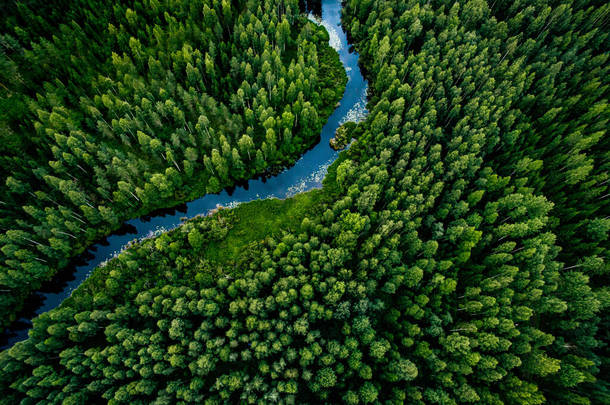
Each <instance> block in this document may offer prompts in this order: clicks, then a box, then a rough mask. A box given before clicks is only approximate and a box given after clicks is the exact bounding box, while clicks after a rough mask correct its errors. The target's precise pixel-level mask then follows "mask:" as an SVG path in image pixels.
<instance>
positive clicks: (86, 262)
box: [0, 0, 367, 349]
mask: <svg viewBox="0 0 610 405" xmlns="http://www.w3.org/2000/svg"><path fill="white" fill-rule="evenodd" d="M310 19H312V20H315V21H316V22H317V23H319V24H322V25H323V26H324V27H325V28H326V30H327V31H328V33H329V36H330V39H329V43H330V46H332V47H333V48H334V49H335V50H336V51H337V52H338V53H339V58H340V59H341V63H343V66H344V67H345V70H346V73H347V77H348V81H347V85H346V87H345V92H344V93H343V98H342V99H341V101H340V104H339V106H338V107H337V108H336V109H335V111H334V112H333V114H332V115H331V116H330V117H329V119H328V122H327V123H326V124H325V125H324V127H323V128H322V133H321V134H320V138H321V139H320V142H319V143H318V144H317V145H316V146H315V147H313V148H312V149H310V150H309V151H307V152H306V153H305V154H303V156H302V157H301V158H300V159H299V160H298V161H297V162H296V163H295V165H294V166H292V167H290V168H287V169H286V170H284V171H282V172H281V173H279V174H278V175H276V176H273V177H269V178H263V179H253V180H250V181H248V182H247V184H245V185H244V186H239V187H236V188H234V189H232V190H231V192H229V191H227V190H225V191H223V192H221V193H219V194H208V195H205V196H203V197H201V198H198V199H196V200H193V201H191V202H189V203H186V204H182V205H181V206H179V207H176V208H174V209H169V210H162V211H160V212H157V213H153V214H149V215H145V216H143V217H140V218H137V219H132V220H130V221H127V222H125V224H124V225H123V226H122V227H121V229H120V230H119V231H118V232H115V233H114V234H112V235H110V236H108V237H106V238H105V239H104V240H103V241H102V242H100V243H97V244H95V245H92V246H91V247H90V248H89V249H88V250H87V251H85V252H84V253H83V254H81V255H80V256H79V257H77V258H76V259H75V260H73V261H72V263H74V264H73V265H71V266H68V267H67V268H66V269H64V270H62V271H61V273H60V274H58V275H57V276H56V277H55V278H54V279H53V280H52V281H51V282H50V283H48V284H47V285H45V286H44V287H43V289H41V290H40V291H38V292H36V293H34V294H33V295H32V296H31V297H30V298H29V299H28V302H27V303H26V308H25V309H24V310H23V311H22V313H21V314H20V319H19V320H18V321H16V322H14V323H13V325H11V327H10V328H8V330H7V331H6V332H5V333H4V334H3V335H2V336H1V337H0V345H1V348H2V349H6V348H8V347H10V346H12V345H13V344H14V343H15V342H18V341H21V340H24V339H25V338H27V333H28V331H29V330H30V328H31V327H32V321H31V319H32V318H35V317H36V316H38V315H40V314H41V313H43V312H46V311H49V310H51V309H53V308H56V307H57V306H59V305H60V304H61V303H62V301H63V300H64V299H66V298H67V297H69V296H70V294H72V291H74V290H75V289H76V288H77V287H78V286H79V285H80V284H81V283H82V282H83V281H84V280H85V279H87V277H88V276H89V275H90V274H91V272H92V271H93V270H94V269H95V268H96V267H98V266H99V265H100V264H102V263H104V262H105V261H107V260H109V259H112V258H113V257H114V256H116V255H117V254H118V253H119V252H121V251H122V250H123V248H124V247H125V246H126V245H127V244H128V243H129V242H130V241H132V240H134V239H142V238H146V237H150V236H153V235H155V234H158V233H162V232H166V231H168V230H170V229H173V228H175V227H177V226H179V225H180V224H181V223H183V222H184V220H185V219H187V218H193V217H195V216H197V215H206V214H208V213H209V212H210V211H211V210H213V209H215V208H217V207H218V206H223V207H235V206H236V205H238V204H240V203H243V202H248V201H253V200H258V199H264V198H288V197H291V196H293V195H295V194H297V193H301V192H303V191H308V190H312V189H315V188H319V187H321V186H322V179H323V178H324V175H325V174H326V171H327V169H328V166H330V165H331V163H332V162H333V161H334V160H335V159H336V158H337V156H338V152H336V151H334V150H333V149H332V148H331V147H330V146H329V141H330V139H331V138H332V137H333V136H334V134H335V131H336V130H337V128H338V127H339V126H340V125H341V124H343V123H344V122H347V121H359V120H362V119H363V118H364V117H365V115H366V113H367V111H366V92H367V82H366V80H364V77H363V76H362V74H361V72H360V68H359V67H358V54H357V53H355V52H350V49H349V44H348V42H347V36H346V34H345V32H344V31H343V29H342V27H341V1H340V0H322V16H321V18H320V17H313V16H311V15H310Z"/></svg>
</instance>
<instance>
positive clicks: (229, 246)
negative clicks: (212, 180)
mask: <svg viewBox="0 0 610 405" xmlns="http://www.w3.org/2000/svg"><path fill="white" fill-rule="evenodd" d="M346 156H347V155H346V154H345V153H341V154H340V155H339V157H338V158H337V160H336V161H335V162H334V163H333V164H332V165H331V166H330V167H329V168H328V174H327V175H326V177H325V178H324V186H323V188H321V189H315V190H310V191H307V192H304V193H300V194H297V195H295V196H294V197H290V198H287V199H284V200H280V199H277V198H268V199H265V200H256V201H251V202H248V203H243V204H240V205H238V206H237V207H235V208H233V209H232V210H226V215H227V216H228V215H229V213H230V218H231V225H232V228H231V230H230V231H229V233H228V234H227V236H226V237H225V238H224V239H223V240H221V241H218V242H212V243H209V244H208V245H207V246H206V247H205V248H204V249H203V252H202V257H203V258H205V259H207V260H209V261H211V262H213V263H216V264H220V265H231V264H232V265H234V266H238V265H240V264H241V261H242V260H244V259H246V258H245V257H244V256H243V255H242V253H243V252H245V251H251V250H252V249H251V248H252V247H253V245H257V244H259V243H260V242H263V241H264V240H265V239H266V238H269V237H275V236H280V235H281V234H282V232H286V231H297V230H298V228H299V226H300V225H301V222H302V221H303V219H304V218H305V217H307V216H312V215H321V214H322V212H323V211H324V210H325V209H326V207H327V205H328V204H329V203H332V201H334V199H335V197H336V194H337V192H338V190H337V188H336V183H335V175H336V168H337V166H338V165H339V164H340V163H341V162H342V161H343V160H344V159H345V157H346ZM223 211H224V210H221V211H220V212H219V214H220V215H223V214H224V213H223Z"/></svg>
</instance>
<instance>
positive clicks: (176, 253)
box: [0, 0, 610, 404]
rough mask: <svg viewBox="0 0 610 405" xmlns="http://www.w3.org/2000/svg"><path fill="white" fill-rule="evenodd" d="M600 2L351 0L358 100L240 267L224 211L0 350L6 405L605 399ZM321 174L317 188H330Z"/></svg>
mask: <svg viewBox="0 0 610 405" xmlns="http://www.w3.org/2000/svg"><path fill="white" fill-rule="evenodd" d="M608 11H610V5H609V4H607V2H601V1H594V0H590V1H587V0H582V1H576V2H567V1H561V0H559V1H545V0H538V1H533V2H531V1H527V2H526V1H510V2H509V1H503V0H497V1H490V2H486V1H484V0H468V1H453V0H452V1H442V0H436V1H435V0H433V1H417V0H408V1H390V0H387V1H385V0H375V1H372V0H365V1H355V0H354V1H347V2H346V4H345V9H344V24H345V26H346V27H347V28H348V30H349V32H350V34H351V35H352V37H353V39H354V42H355V45H356V48H357V50H358V51H359V52H360V53H361V55H362V61H363V65H364V67H365V68H366V71H367V72H368V76H369V80H370V83H371V90H372V92H371V99H370V103H369V111H370V114H369V116H368V118H367V120H366V121H365V122H363V123H361V124H359V125H358V127H357V128H355V129H354V130H353V134H354V136H355V137H357V140H356V141H355V142H354V143H353V144H352V146H351V147H350V149H349V150H348V151H347V152H345V153H344V154H343V155H342V157H341V159H340V160H339V161H337V162H336V163H335V165H334V167H332V168H331V170H330V172H329V176H328V177H327V179H326V181H327V182H328V184H331V183H332V187H333V189H336V190H338V196H337V197H336V199H335V201H334V202H332V203H330V204H327V205H326V206H321V207H319V209H320V213H319V215H310V216H309V217H307V218H305V219H304V220H303V222H302V224H301V226H300V228H299V230H298V231H294V232H286V233H285V234H284V235H283V236H282V237H278V238H273V239H270V240H268V241H266V242H265V243H263V244H260V245H257V246H253V247H252V248H251V249H249V250H248V251H244V252H243V255H247V256H248V258H249V260H246V261H241V262H240V263H242V267H241V268H238V269H233V268H231V267H229V266H223V265H221V264H214V263H210V262H209V261H208V260H206V258H205V255H203V254H202V251H203V250H202V247H203V246H205V245H206V244H208V243H211V241H214V240H219V239H222V238H223V237H224V236H225V235H226V233H227V232H230V230H229V228H230V224H231V219H230V218H225V216H224V214H222V213H221V214H218V215H216V216H214V217H211V218H206V219H202V220H197V221H193V222H190V223H188V224H186V225H185V226H183V227H181V228H179V229H177V230H175V231H172V232H171V233H169V234H165V235H162V236H160V237H158V238H156V239H152V240H148V241H145V242H143V243H141V244H139V245H137V246H134V247H133V248H132V249H130V250H128V251H126V252H124V253H123V254H121V255H120V256H119V257H118V258H117V259H115V260H113V261H111V262H110V263H109V264H108V265H107V266H106V267H104V268H101V269H98V270H97V271H96V274H95V275H94V276H93V277H94V278H93V279H92V280H90V281H89V282H88V283H87V284H86V285H85V286H84V288H82V289H81V290H79V291H78V292H77V294H75V296H74V297H73V298H72V299H71V300H70V301H69V302H66V303H65V304H64V305H63V306H62V307H61V308H59V309H57V310H54V311H51V312H49V313H47V314H44V315H43V316H41V317H40V318H38V319H36V320H35V325H34V328H33V330H32V332H31V335H30V338H29V339H28V340H27V341H25V342H23V343H19V344H16V345H15V346H14V347H12V348H11V349H10V350H8V351H5V352H3V353H2V354H0V392H2V394H3V397H4V398H7V399H8V400H9V401H12V402H15V403H18V402H19V401H20V400H23V402H24V403H28V401H31V402H36V401H37V400H38V401H41V400H46V401H51V402H57V403H61V401H64V402H65V403H82V402H84V403H87V402H91V401H93V400H95V399H99V398H103V399H104V400H106V401H108V402H109V403H116V404H118V403H159V404H161V403H222V402H240V401H241V402H244V403H257V402H258V403H270V402H274V401H284V402H287V403H290V402H291V401H292V402H298V403H321V402H328V403H349V404H358V403H426V404H427V403H432V404H458V403H473V402H481V403H490V404H540V403H544V402H547V401H548V402H552V403H562V404H563V403H571V404H589V403H608V402H609V400H610V395H609V391H608V381H607V370H608V368H607V367H608V351H607V346H606V344H607V343H608V341H609V339H608V336H607V334H608V330H609V329H608V325H609V322H610V321H609V319H608V317H607V315H606V314H607V312H608V306H609V305H610V291H609V289H608V273H607V270H608V259H607V255H608V252H607V249H608V228H609V226H610V221H609V220H608V215H609V214H608V209H609V205H608V201H609V200H610V199H609V198H608V188H609V184H610V183H609V181H608V150H609V148H608V139H607V136H606V127H607V125H608V118H609V112H610V110H609V106H608V103H607V100H608V91H609V86H608V81H609V80H610V74H609V73H610V72H609V69H610V64H608V63H607V62H608V61H607V59H608V57H609V55H610V53H609V52H608V51H609V50H608V44H609V43H610V42H609V41H608V39H609V38H608V29H607V19H608ZM328 184H327V185H328Z"/></svg>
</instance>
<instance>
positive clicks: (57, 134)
mask: <svg viewBox="0 0 610 405" xmlns="http://www.w3.org/2000/svg"><path fill="white" fill-rule="evenodd" d="M60 3H61V4H60ZM6 11H7V14H6V15H4V12H5V10H4V9H3V19H2V21H1V22H0V27H2V32H4V34H3V35H2V36H0V66H1V68H0V84H1V85H0V165H1V167H2V175H0V195H1V196H2V197H1V201H0V229H1V230H2V234H1V235H0V251H1V253H0V313H2V317H1V320H0V327H2V326H6V324H7V323H8V322H10V321H11V320H13V318H14V314H15V310H16V309H18V308H19V307H20V305H21V304H22V302H23V300H24V298H25V297H27V295H28V293H29V292H31V291H32V290H35V289H37V288H38V287H40V285H41V283H42V282H43V281H44V280H47V279H48V278H49V277H50V276H52V275H53V274H55V273H56V272H57V271H58V269H61V268H62V267H64V266H65V265H66V264H67V262H68V260H69V258H70V257H71V256H73V255H74V254H75V253H78V252H79V251H82V249H84V247H86V246H87V245H88V244H89V243H90V242H91V241H93V240H94V239H96V238H98V237H100V236H102V235H106V234H107V233H108V232H109V231H110V230H112V229H116V228H117V227H119V225H120V224H121V223H122V221H123V220H125V219H127V218H129V217H133V216H135V215H137V214H141V213H145V212H149V211H151V210H152V209H154V208H159V207H167V206H173V205H175V204H176V203H177V202H178V201H183V200H185V199H187V198H193V197H195V196H199V195H202V194H205V193H214V192H218V191H220V190H221V189H222V188H224V187H227V186H231V185H234V184H235V183H236V182H239V181H243V180H245V179H249V178H251V177H253V176H254V175H257V174H264V173H265V172H268V171H270V170H276V169H278V168H281V167H283V166H285V165H289V164H291V163H292V162H294V161H295V160H296V158H298V156H299V154H300V153H301V152H303V151H304V150H305V149H306V148H307V147H309V146H310V145H311V144H313V143H314V142H315V141H316V139H317V138H318V134H319V132H320V129H321V127H322V124H323V123H324V121H325V119H326V117H327V116H328V115H329V114H330V113H331V112H332V109H333V108H334V106H335V103H336V102H337V101H338V99H339V98H340V96H341V94H342V89H343V84H344V83H345V74H344V72H343V69H342V67H341V64H340V62H339V59H338V56H337V54H336V53H335V52H334V51H333V50H332V49H331V48H330V47H329V46H328V34H327V33H326V31H325V30H324V29H323V28H321V27H318V26H316V25H315V24H313V23H311V22H309V21H308V20H307V19H306V17H305V16H304V15H303V14H302V13H301V11H300V9H299V5H298V2H296V1H292V0H277V1H275V0H274V1H265V2H254V1H248V2H246V1H243V0H238V1H233V2H231V1H211V0H200V1H188V2H180V1H177V2H173V1H172V2H163V1H156V0H142V1H135V2H133V1H129V2H128V1H121V2H113V3H112V4H110V3H108V2H107V1H103V0H90V1H85V0H83V1H64V2H59V3H58V2H47V1H30V2H13V4H11V5H8V6H7V9H6ZM9 11H10V12H9Z"/></svg>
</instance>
